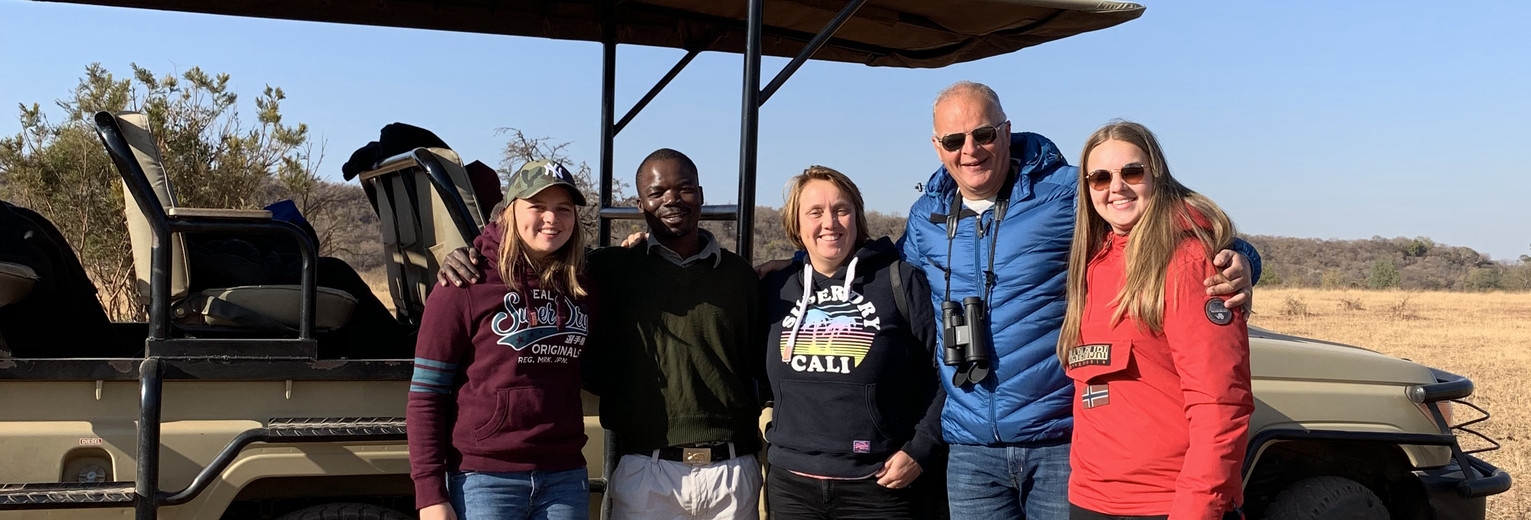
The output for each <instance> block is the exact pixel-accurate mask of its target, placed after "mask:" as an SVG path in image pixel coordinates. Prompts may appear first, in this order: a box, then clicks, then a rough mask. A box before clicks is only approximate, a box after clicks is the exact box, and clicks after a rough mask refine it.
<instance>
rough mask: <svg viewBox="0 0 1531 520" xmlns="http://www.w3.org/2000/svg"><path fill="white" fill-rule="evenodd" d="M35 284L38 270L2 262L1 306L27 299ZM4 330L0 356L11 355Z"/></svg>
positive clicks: (0, 279)
mask: <svg viewBox="0 0 1531 520" xmlns="http://www.w3.org/2000/svg"><path fill="white" fill-rule="evenodd" d="M34 285H37V271H33V270H32V268H30V267H27V266H24V265H21V264H17V263H11V262H0V308H5V306H6V305H10V304H13V303H16V302H19V301H21V300H24V299H26V297H27V295H30V294H32V286H34ZM3 332H4V331H0V358H6V357H11V346H10V345H9V344H7V343H6V342H5V334H4V333H3Z"/></svg>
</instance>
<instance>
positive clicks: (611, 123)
mask: <svg viewBox="0 0 1531 520" xmlns="http://www.w3.org/2000/svg"><path fill="white" fill-rule="evenodd" d="M616 11H617V6H616V1H615V0H611V1H607V2H602V3H601V194H600V199H601V206H600V210H605V209H606V208H609V207H611V191H612V185H613V184H615V183H614V182H612V165H613V164H614V163H615V161H616V158H615V157H613V153H614V152H613V150H614V149H615V146H614V145H615V141H616V139H617V131H616V114H617V93H616V91H617V13H616ZM604 213H605V212H604V211H598V213H597V216H596V220H597V221H598V222H600V226H599V231H598V232H599V233H600V237H598V238H597V239H596V245H599V246H601V247H606V246H609V245H611V219H609V218H606V216H605V215H604ZM604 433H605V435H602V440H603V441H604V444H605V446H603V447H602V453H601V479H602V480H604V481H605V482H606V488H605V490H604V491H602V492H601V517H600V518H599V519H598V520H606V519H608V518H611V475H612V473H613V472H615V471H616V469H617V461H618V459H620V458H621V454H619V453H617V437H616V434H615V433H612V431H611V430H605V432H604Z"/></svg>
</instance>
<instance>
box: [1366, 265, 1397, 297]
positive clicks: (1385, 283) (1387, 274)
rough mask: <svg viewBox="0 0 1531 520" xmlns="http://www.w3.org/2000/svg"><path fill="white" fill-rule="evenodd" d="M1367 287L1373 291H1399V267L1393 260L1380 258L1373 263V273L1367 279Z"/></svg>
mask: <svg viewBox="0 0 1531 520" xmlns="http://www.w3.org/2000/svg"><path fill="white" fill-rule="evenodd" d="M1366 286H1367V287H1369V288H1372V289H1397V288H1398V266H1396V265H1393V259H1391V258H1378V259H1377V260H1376V261H1374V262H1372V271H1371V274H1370V275H1368V276H1367V277H1366Z"/></svg>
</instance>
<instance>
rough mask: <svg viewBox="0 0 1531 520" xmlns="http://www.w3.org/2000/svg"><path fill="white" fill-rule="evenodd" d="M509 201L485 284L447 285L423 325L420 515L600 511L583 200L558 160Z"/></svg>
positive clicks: (416, 465)
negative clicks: (587, 385) (592, 446)
mask: <svg viewBox="0 0 1531 520" xmlns="http://www.w3.org/2000/svg"><path fill="white" fill-rule="evenodd" d="M550 188H552V189H550ZM505 199H506V200H508V201H510V202H509V203H508V204H507V206H506V208H505V210H504V211H503V212H502V213H500V214H499V215H498V217H497V218H496V220H495V221H494V222H491V223H490V224H489V225H488V226H485V228H484V232H483V234H482V235H480V236H479V237H478V239H476V240H474V242H473V243H474V246H475V247H476V248H477V249H478V250H479V251H483V252H484V255H485V256H486V260H487V261H488V263H487V266H486V267H487V268H486V269H485V270H484V271H485V273H484V274H485V276H486V280H485V283H478V284H474V285H471V286H468V287H455V286H443V287H437V288H436V289H435V291H434V292H432V293H431V295H430V298H429V299H428V300H427V301H426V307H425V314H424V316H423V317H422V321H421V324H420V335H419V340H418V342H417V343H416V346H415V372H414V377H413V379H412V381H411V383H410V388H409V405H408V409H407V412H406V414H407V425H408V433H409V461H410V468H411V477H412V478H413V479H414V481H415V505H416V507H418V508H420V518H421V519H422V520H427V519H458V518H461V519H465V520H472V519H478V518H484V519H488V518H494V519H502V518H517V519H532V518H535V519H559V520H563V519H585V518H588V516H589V490H588V488H587V480H586V473H585V459H584V456H583V455H581V453H580V449H581V448H582V447H583V446H584V445H585V434H584V421H583V416H582V414H581V411H580V397H579V388H580V387H579V384H580V358H581V355H582V354H583V353H584V352H585V349H586V348H588V347H589V345H588V344H587V338H588V331H589V330H590V329H589V327H590V314H589V312H590V309H591V308H593V307H594V305H593V304H594V302H593V301H591V297H590V290H591V287H590V284H589V282H587V281H586V279H585V278H584V277H583V275H582V274H581V273H580V269H581V266H582V265H583V263H584V258H583V257H584V250H585V244H584V240H583V238H582V237H581V236H580V230H579V222H578V214H577V213H576V208H575V206H583V205H584V204H585V199H584V197H583V196H582V195H580V193H579V190H578V189H577V188H575V186H574V179H573V177H572V176H570V175H569V172H568V171H567V170H565V169H564V168H563V167H562V166H560V165H558V164H557V163H552V162H548V161H538V162H534V163H531V164H528V165H526V166H523V167H522V168H521V169H520V170H519V171H517V172H516V174H515V175H514V176H512V177H511V180H510V189H509V190H507V192H506V194H505Z"/></svg>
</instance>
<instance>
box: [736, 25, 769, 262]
mask: <svg viewBox="0 0 1531 520" xmlns="http://www.w3.org/2000/svg"><path fill="white" fill-rule="evenodd" d="M749 3H750V5H749V17H748V18H747V19H746V24H747V32H746V36H745V42H744V88H743V91H744V94H743V97H744V99H743V100H741V102H740V104H741V105H742V108H743V111H744V114H743V117H742V118H741V123H740V129H739V220H738V221H737V222H738V229H737V230H736V231H737V232H738V240H739V241H738V243H737V244H735V249H737V250H738V253H739V256H742V257H744V261H746V262H749V263H750V264H751V265H754V263H755V257H754V254H755V247H754V244H752V243H750V236H751V234H752V233H751V232H752V231H754V227H755V160H756V152H757V151H758V150H759V145H760V143H759V142H758V139H759V138H760V33H761V28H760V26H761V24H762V23H764V22H763V19H764V16H765V0H749Z"/></svg>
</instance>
